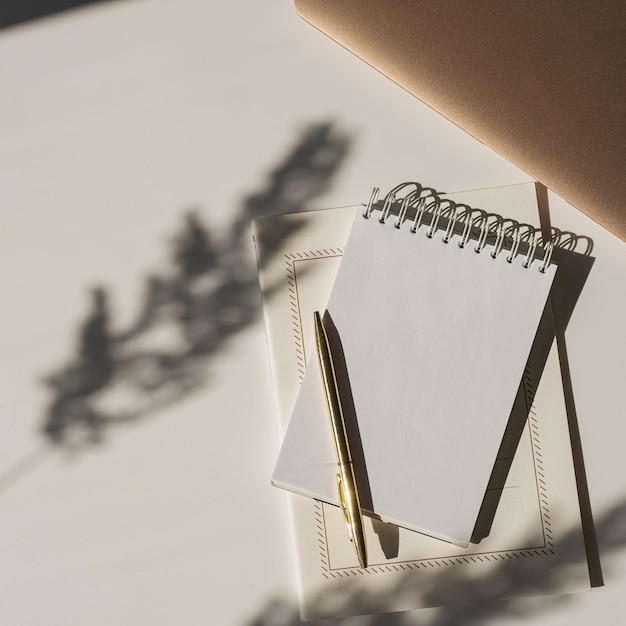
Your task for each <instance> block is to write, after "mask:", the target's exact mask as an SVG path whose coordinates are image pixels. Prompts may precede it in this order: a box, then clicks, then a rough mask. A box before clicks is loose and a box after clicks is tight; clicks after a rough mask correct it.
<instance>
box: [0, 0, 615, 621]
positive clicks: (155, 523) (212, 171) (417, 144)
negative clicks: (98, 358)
mask: <svg viewBox="0 0 626 626" xmlns="http://www.w3.org/2000/svg"><path fill="white" fill-rule="evenodd" d="M0 85H1V87H0V285H2V290H1V292H0V294H1V295H0V555H2V556H1V562H2V565H1V566H0V615H1V616H2V617H1V621H2V623H3V624H11V625H14V624H15V625H22V624H28V625H29V626H36V625H40V624H41V625H44V624H45V625H46V626H55V625H57V624H58V625H63V626H66V625H68V624H89V625H90V626H100V625H103V626H104V625H106V626H111V625H131V624H132V625H133V626H137V625H138V624H146V625H147V624H149V625H150V626H157V625H161V624H163V625H165V624H173V623H177V624H185V625H201V624H202V625H206V624H211V625H213V624H215V625H219V626H252V625H253V624H254V625H255V626H270V625H271V626H286V625H292V624H296V623H298V619H297V608H296V595H295V582H294V565H293V562H292V555H291V551H290V546H289V540H288V529H287V520H286V516H285V508H284V498H283V494H282V493H281V492H279V491H278V490H276V489H273V488H272V487H270V485H269V475H270V472H271V469H272V465H273V462H274V458H275V456H276V453H277V449H278V435H277V429H276V424H275V421H274V416H273V407H272V399H271V386H270V379H269V373H268V369H267V360H266V353H265V338H264V329H263V322H262V319H261V316H260V301H259V300H258V293H257V292H256V291H255V288H253V286H252V283H251V282H249V281H248V282H243V283H238V284H240V287H239V288H238V289H236V290H235V291H234V293H233V294H230V295H229V297H230V298H231V299H232V303H233V306H235V307H239V308H237V309H236V310H234V311H230V312H229V311H225V312H224V311H222V312H221V313H220V315H223V316H225V317H227V318H228V320H229V321H228V322H227V323H226V325H225V326H223V330H222V334H221V335H220V336H219V337H218V341H217V343H216V344H215V346H214V347H213V348H211V349H210V350H207V351H205V352H204V353H203V354H202V355H201V358H200V359H198V360H197V361H194V367H197V373H198V375H199V377H200V381H201V384H199V385H198V386H197V388H195V389H194V390H193V392H191V391H190V392H189V393H181V394H179V396H178V397H177V398H176V399H175V401H172V402H170V403H163V404H162V405H160V406H157V407H153V408H151V409H148V410H146V411H145V412H144V413H143V415H142V417H141V418H137V419H134V420H128V421H127V422H125V423H113V422H107V423H106V424H105V426H104V428H103V429H102V433H101V440H100V441H99V442H97V443H93V444H88V445H85V446H83V447H81V448H79V449H68V447H67V446H64V445H58V444H53V443H51V442H50V441H48V440H46V439H45V438H44V437H42V436H41V434H40V430H41V427H42V424H43V423H44V421H45V419H46V415H47V414H48V413H47V412H48V411H49V408H50V405H51V402H52V401H53V394H52V392H51V389H50V388H49V387H46V385H45V384H44V381H45V379H46V377H47V376H49V375H50V374H51V373H53V372H56V371H58V370H59V369H60V368H62V367H63V366H64V365H65V364H67V363H68V362H69V361H71V359H72V357H73V356H74V355H75V354H76V351H77V349H78V348H77V343H78V333H79V330H80V328H81V326H82V325H83V323H84V321H85V319H86V318H87V317H88V315H89V312H90V306H91V305H90V297H89V291H90V289H92V288H93V287H94V286H98V285H101V286H103V287H104V288H105V289H106V290H107V293H108V295H109V303H110V304H109V307H110V325H111V327H112V330H113V331H115V332H121V331H122V330H123V329H125V328H128V327H129V325H130V324H131V323H132V322H133V320H135V319H136V317H137V315H138V311H139V308H140V304H141V302H142V297H143V294H144V289H145V283H146V279H147V277H148V276H150V275H154V274H159V275H166V274H167V272H168V271H169V272H170V273H171V271H172V270H171V267H172V250H173V247H174V245H175V244H174V241H175V240H176V237H177V236H178V235H179V234H180V232H181V229H182V225H183V219H184V215H185V214H186V213H187V212H188V211H189V210H195V212H196V214H197V215H198V216H199V219H200V220H201V222H202V223H203V224H204V227H205V228H206V229H207V230H208V231H209V232H210V234H211V237H212V241H213V242H214V243H215V246H216V250H217V252H216V254H217V255H218V256H217V259H218V261H217V262H218V263H219V264H221V267H222V269H221V270H220V271H221V272H222V274H220V276H222V278H223V276H224V275H228V272H229V269H228V268H232V269H233V271H234V273H236V274H237V275H238V276H246V277H249V276H252V275H253V274H254V271H255V266H254V263H255V262H254V252H253V247H252V243H251V239H250V238H249V237H248V233H247V232H246V233H245V236H244V237H243V238H241V239H237V238H236V237H234V236H233V230H232V227H233V225H234V224H235V223H238V222H237V221H238V220H239V221H240V222H241V223H242V224H247V222H248V221H249V218H250V217H251V216H253V215H256V213H254V211H263V212H271V211H275V210H280V209H281V208H282V210H285V208H286V209H290V208H291V209H315V208H323V207H329V206H342V205H348V204H354V203H357V202H360V201H363V200H364V199H366V198H367V197H368V195H369V191H370V188H371V187H372V186H373V185H374V184H376V185H380V186H381V187H382V188H383V189H386V188H389V187H390V186H392V185H393V184H395V183H397V182H400V181H404V180H413V179H417V180H420V181H422V182H424V183H427V184H428V185H430V186H433V187H436V188H438V189H440V190H445V191H453V190H462V189H471V188H480V187H490V186H497V185H507V184H513V183H520V182H526V181H529V180H530V179H529V177H528V176H527V175H526V174H524V173H523V172H521V171H520V170H518V169H517V168H516V167H514V166H513V165H511V164H510V163H508V162H507V161H505V160H504V159H502V158H501V157H499V156H498V155H496V154H495V153H493V152H492V151H491V150H489V149H488V148H486V147H485V146H483V145H481V144H480V143H479V142H477V141H476V140H474V139H472V138H471V137H469V136H467V135H466V134H465V133H463V132H462V131H461V130H459V129H458V128H456V127H455V126H454V125H453V124H451V123H450V122H448V121H446V120H445V119H443V118H442V117H440V116H439V115H437V114H436V113H434V112H432V111H430V110H429V109H428V108H427V107H426V106H424V105H422V104H421V103H419V102H418V101H417V100H415V99H414V98H413V97H411V96H410V95H408V94H406V93H404V92H403V91H402V90H401V89H400V88H398V87H397V86H396V85H394V84H392V83H391V82H390V81H388V80H387V79H386V78H384V77H383V76H381V75H379V74H378V73H377V72H375V71H374V70H372V69H371V68H369V67H368V66H366V65H365V64H364V63H362V62H361V61H359V60H358V59H356V58H355V57H353V56H352V55H350V54H349V53H348V52H346V51H344V50H343V49H341V48H340V47H339V46H337V45H335V44H333V43H332V42H331V41H330V40H328V39H327V38H325V37H324V36H323V35H321V34H320V33H318V32H317V31H315V30H314V29H313V28H311V27H310V26H309V25H307V24H306V23H304V22H303V21H301V20H300V19H299V18H298V17H297V15H296V13H295V11H294V9H293V6H292V4H291V3H290V2H289V1H288V0H282V1H280V2H278V1H274V2H268V1H263V2H243V1H241V0H236V1H230V2H217V1H216V0H211V1H209V2H207V1H203V0H177V1H174V0H150V1H147V0H143V1H142V0H125V1H119V2H111V3H103V4H101V5H98V6H95V7H90V8H86V9H82V10H77V11H72V12H69V13H65V14H62V15H59V16H57V17H54V18H50V19H46V20H42V21H39V22H33V23H31V24H28V25H25V26H20V27H16V28H12V29H7V30H4V31H0ZM324 125H327V126H324ZM312 129H313V130H312ZM315 130H316V132H317V135H315V134H314V132H315ZM307 133H309V134H308V135H307ZM311 133H313V134H311ZM315 137H317V140H315V141H317V143H315V141H314V138H315ZM303 143H305V144H307V145H308V146H309V147H311V145H313V144H315V145H316V146H317V147H318V148H319V147H320V145H322V144H323V145H324V146H326V147H325V151H323V150H321V151H319V150H318V152H319V154H318V156H317V160H314V161H313V163H311V162H306V159H305V160H304V161H303V160H302V155H300V157H298V155H297V154H296V153H294V150H295V148H296V147H297V146H298V145H301V144H303ZM329 155H330V156H329ZM330 158H332V159H334V160H333V161H332V164H333V165H332V167H331V168H330V169H329V170H328V171H327V170H325V169H324V163H328V162H330V161H329V159H330ZM325 159H326V160H325ZM303 163H304V164H303ZM281 167H285V168H286V169H284V170H279V168H281ZM272 181H273V182H272ZM277 183H278V184H279V186H278V187H276V184H277ZM273 184H274V187H272V185H273ZM277 189H278V194H279V197H280V202H279V203H278V204H279V205H280V206H278V207H277V206H275V205H276V204H277V203H276V202H275V200H272V198H275V197H276V195H274V196H272V193H273V192H276V190H277ZM253 196H256V200H251V198H252V197H253ZM550 203H551V218H552V223H553V225H555V226H558V227H559V228H561V229H563V230H571V231H573V232H575V233H578V234H581V235H584V236H587V237H590V238H591V239H592V240H593V242H594V248H593V253H592V254H593V256H594V257H595V263H594V265H593V268H592V270H591V273H590V275H589V278H588V280H587V283H586V285H585V287H584V290H583V292H582V294H581V296H580V298H579V301H578V304H577V306H576V309H575V311H574V313H573V316H572V318H571V321H570V323H569V326H568V328H567V331H566V335H565V336H566V342H567V355H568V358H569V371H570V373H571V379H572V388H573V394H574V400H575V408H576V413H577V416H578V425H579V429H580V433H581V439H582V444H583V450H584V454H585V465H586V472H587V481H588V486H589V494H590V500H591V505H592V508H593V514H594V519H595V524H596V532H597V536H598V537H597V538H598V546H599V550H600V557H601V563H602V571H603V576H604V582H605V584H604V586H602V587H599V588H596V589H593V590H592V591H590V592H588V593H584V594H577V595H571V596H561V597H549V598H537V599H523V600H515V601H511V602H503V603H498V604H496V605H491V606H489V607H476V610H475V611H471V612H469V613H468V615H467V616H466V618H465V619H462V618H460V617H459V616H452V615H450V614H448V613H447V612H445V611H439V610H436V609H433V610H431V609H428V610H424V611H416V612H412V613H406V614H397V615H389V616H383V617H376V618H372V617H361V618H352V619H349V620H338V621H337V622H335V623H338V624H339V623H341V624H342V625H343V624H349V625H350V626H365V625H371V626H373V625H374V624H375V625H376V626H399V625H402V626H404V625H405V624H406V625H409V624H410V625H413V624H453V623H454V624H457V623H476V624H498V625H500V624H516V623H521V622H525V623H534V624H545V625H552V624H554V625H556V624H559V625H565V624H567V625H572V624H581V625H583V624H585V625H586V624H590V623H602V624H621V623H623V614H624V610H623V598H624V595H625V593H626V550H625V548H626V489H625V487H626V471H625V469H626V467H625V465H626V463H625V462H624V441H625V440H626V420H625V417H626V415H625V411H624V406H625V402H624V395H623V394H624V384H625V381H626V367H625V365H624V354H625V353H626V331H625V330H624V320H626V288H625V287H626V243H624V242H622V241H620V240H619V239H617V238H616V237H615V236H613V235H611V234H609V233H608V232H607V231H606V230H604V229H603V228H601V227H600V226H598V225H597V224H595V223H594V222H592V221H591V220H589V219H588V218H586V217H585V216H584V215H583V214H582V213H580V212H578V211H577V210H575V209H573V208H572V207H571V206H569V205H568V204H567V203H565V202H564V201H563V200H561V199H560V198H558V197H556V196H554V195H550ZM246 210H248V212H247V213H246ZM251 211H252V212H251ZM233 242H237V245H236V248H235V249H233ZM168 268H169V269H168ZM224 272H225V273H226V274H224ZM222 278H216V279H215V280H221V279H222ZM229 280H230V279H229ZM241 285H244V286H243V287H242V286H241ZM242 310H243V311H244V312H245V313H246V315H247V317H245V319H244V321H242V318H241V311H242ZM238 316H239V317H238ZM237 320H239V321H237ZM229 324H231V325H232V327H231V326H229ZM145 340H146V341H148V343H150V341H157V342H159V341H163V342H165V344H167V342H168V341H171V340H172V337H169V338H168V337H160V338H148V339H145ZM165 344H163V345H165ZM151 345H156V344H151ZM159 345H161V344H159ZM132 349H133V350H140V349H141V348H140V347H137V346H134V347H132ZM123 402H124V401H123V400H122V405H123ZM330 623H332V622H330Z"/></svg>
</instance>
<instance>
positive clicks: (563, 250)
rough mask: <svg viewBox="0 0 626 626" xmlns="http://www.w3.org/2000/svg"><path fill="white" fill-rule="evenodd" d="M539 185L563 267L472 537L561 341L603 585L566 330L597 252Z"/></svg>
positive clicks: (584, 509)
mask: <svg viewBox="0 0 626 626" xmlns="http://www.w3.org/2000/svg"><path fill="white" fill-rule="evenodd" d="M538 187H539V189H538V192H539V193H538V198H539V206H540V215H541V223H542V231H543V236H544V238H545V240H550V241H552V242H553V244H554V254H553V257H554V259H555V261H556V262H557V265H558V271H557V273H556V276H555V279H554V283H553V286H552V290H551V294H550V298H549V300H548V303H547V304H546V308H545V310H544V312H543V315H542V318H541V322H540V324H539V327H538V330H537V334H536V336H535V340H534V343H533V346H532V349H531V352H530V356H529V359H528V362H527V367H526V370H525V375H524V377H523V379H522V381H521V383H520V387H519V390H518V394H517V397H516V400H515V404H514V407H513V410H512V412H511V416H510V418H509V422H508V424H507V429H506V432H505V436H504V438H503V440H502V444H501V446H500V450H499V453H498V460H497V462H496V464H495V465H494V469H493V472H492V474H491V477H490V480H489V485H488V488H487V491H486V492H485V496H484V499H483V503H482V506H481V509H480V513H479V516H478V519H477V522H476V526H475V528H474V532H473V534H472V539H471V541H472V543H479V542H480V541H481V540H482V539H484V538H485V537H486V536H488V535H489V532H490V530H491V525H492V522H493V518H494V515H495V512H496V509H497V506H498V503H499V501H500V497H501V495H502V490H503V488H504V486H505V482H506V479H507V477H508V474H509V471H510V469H511V463H512V461H513V456H514V454H515V450H516V448H517V445H518V444H519V441H520V437H521V436H522V433H523V431H524V427H525V424H526V421H527V419H528V415H529V413H530V411H531V409H532V403H533V400H534V395H535V392H536V385H535V383H534V382H533V381H539V380H540V379H541V375H542V372H543V369H544V367H545V364H546V361H547V359H548V355H549V353H550V351H551V350H552V349H553V346H554V345H556V347H557V349H558V358H559V362H560V369H561V378H562V382H563V391H564V399H565V408H566V413H567V419H568V425H569V433H570V439H571V445H572V454H573V460H574V470H575V475H576V481H577V486H578V495H579V503H580V508H581V516H582V522H583V534H584V538H585V545H586V549H587V557H588V563H589V572H590V578H591V584H592V586H599V585H602V584H603V578H602V571H601V566H600V558H599V551H598V546H597V541H596V535H595V530H594V524H593V518H592V514H591V505H590V499H589V492H588V487H587V480H586V474H585V469H584V461H583V456H582V446H581V442H580V434H579V431H578V423H577V418H576V410H575V405H574V396H573V389H572V383H571V376H570V373H569V365H568V359H567V350H566V344H565V330H566V328H567V324H568V322H569V320H570V318H571V315H572V313H573V311H574V308H575V306H576V303H577V301H578V298H579V296H580V294H581V292H582V290H583V287H584V285H585V282H586V280H587V277H588V276H589V273H590V271H591V268H592V266H593V264H594V261H595V259H594V257H592V256H591V252H592V250H593V241H591V240H590V239H589V238H588V237H584V236H579V235H576V234H574V233H571V232H564V231H561V230H559V229H557V228H553V227H552V226H551V225H550V219H549V210H548V199H547V191H546V190H545V188H543V189H542V188H541V187H540V186H538Z"/></svg>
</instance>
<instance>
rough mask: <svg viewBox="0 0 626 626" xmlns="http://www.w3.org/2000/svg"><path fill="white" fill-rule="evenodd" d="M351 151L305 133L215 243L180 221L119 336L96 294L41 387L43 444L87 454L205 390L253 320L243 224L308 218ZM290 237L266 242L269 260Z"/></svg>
mask: <svg viewBox="0 0 626 626" xmlns="http://www.w3.org/2000/svg"><path fill="white" fill-rule="evenodd" d="M350 141H351V140H350V138H349V137H348V136H347V135H346V134H344V133H343V132H342V131H340V130H339V129H337V128H335V126H334V125H333V124H331V123H329V122H324V123H319V124H315V125H312V126H310V127H308V128H307V129H305V131H304V132H303V133H302V135H301V136H300V137H299V139H298V141H297V142H296V144H295V146H294V147H293V148H292V149H291V150H290V151H289V152H288V153H287V155H286V157H285V158H284V160H283V161H282V162H281V163H280V164H279V165H278V167H276V168H275V169H274V170H273V171H272V172H271V173H270V175H269V178H268V181H267V183H266V185H265V186H264V188H262V189H261V190H259V191H258V192H256V193H253V194H251V195H249V196H248V197H246V198H245V199H244V200H243V202H242V203H241V205H240V207H239V210H238V211H237V212H236V213H235V215H234V218H233V220H232V222H231V225H230V227H229V228H228V230H227V232H226V234H225V235H224V236H223V237H221V238H220V239H219V240H216V239H215V238H214V237H213V236H212V234H211V232H210V231H209V229H208V228H207V227H206V225H205V224H204V223H203V220H202V217H201V215H200V213H199V212H198V211H189V212H188V213H187V214H186V215H185V216H184V219H183V223H182V226H181V227H180V231H179V233H178V234H177V235H176V236H175V238H174V243H173V250H172V252H171V259H170V269H169V270H168V271H167V272H165V273H159V274H157V273H155V274H154V275H152V276H149V277H148V278H147V280H146V283H145V286H144V295H143V299H142V302H141V303H140V306H139V312H138V314H137V316H136V317H135V319H134V321H133V322H132V323H131V324H129V326H128V327H127V328H125V329H124V330H122V331H120V332H113V331H112V330H111V326H112V324H111V318H112V317H113V314H112V311H111V310H110V308H111V307H110V304H109V302H110V293H109V290H108V289H107V288H106V287H104V286H97V287H95V288H94V289H93V290H92V293H91V304H90V309H89V311H88V313H87V316H86V319H85V321H84V323H83V324H82V326H81V328H80V329H79V331H78V333H77V335H78V341H77V344H78V345H77V347H76V349H75V354H74V356H73V357H72V358H71V360H70V361H69V363H68V364H66V365H64V366H62V367H60V368H59V369H58V370H56V371H55V372H53V373H51V374H50V375H49V376H47V378H46V380H45V383H46V384H47V386H48V387H49V388H50V390H51V392H52V395H53V397H52V400H51V402H50V404H49V406H48V409H47V411H46V414H45V416H44V418H43V423H42V426H41V433H42V434H43V435H44V437H45V439H46V440H47V441H48V442H49V443H51V444H53V445H54V446H57V447H62V448H65V449H68V450H77V449H85V448H88V447H89V446H92V445H94V444H98V443H101V442H102V441H103V440H104V438H105V434H106V432H107V431H108V430H109V429H110V427H111V426H113V425H114V424H121V423H128V422H135V421H137V420H139V419H145V418H147V417H150V416H152V415H154V414H155V413H156V412H158V411H161V410H163V409H164V408H166V407H168V406H170V405H172V404H174V403H176V402H178V401H180V400H181V399H183V398H185V397H187V396H188V395H189V394H191V393H194V392H195V391H197V390H198V389H200V388H202V387H204V386H205V385H206V384H208V382H209V365H210V364H211V362H212V361H213V359H214V358H215V357H217V356H218V355H219V353H220V351H221V350H222V349H223V348H224V346H225V345H226V343H227V342H228V341H229V340H231V339H232V338H233V337H234V336H235V335H237V334H238V333H240V332H241V331H242V330H244V329H245V328H246V327H248V326H249V325H250V324H251V323H252V322H253V321H254V320H255V319H256V318H257V316H258V315H259V312H260V308H261V307H260V306H259V301H260V295H259V288H258V278H257V269H256V266H255V265H254V263H253V262H252V263H251V262H250V261H249V254H248V248H249V246H250V238H251V232H250V221H251V220H252V219H254V218H256V217H259V216H262V215H269V214H277V213H291V212H298V211H304V210H307V209H309V208H310V203H311V201H312V200H313V199H315V198H317V197H318V196H320V195H321V194H323V193H324V192H325V191H327V190H328V188H329V187H330V185H331V184H332V182H333V179H334V177H335V175H336V174H337V172H338V170H339V168H340V166H341V164H342V163H343V161H344V160H345V158H346V156H347V155H348V152H349V147H350ZM295 228H297V226H293V225H292V226H288V227H286V228H285V229H284V230H283V231H282V232H275V233H272V235H271V238H270V239H269V240H268V241H266V242H265V245H266V246H267V250H268V252H269V253H270V254H271V253H272V252H273V251H275V250H276V249H278V247H279V246H280V245H281V243H282V242H284V241H285V240H286V239H287V238H288V237H290V236H291V235H292V234H293V233H294V229H295Z"/></svg>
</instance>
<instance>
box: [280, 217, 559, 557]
mask: <svg viewBox="0 0 626 626" xmlns="http://www.w3.org/2000/svg"><path fill="white" fill-rule="evenodd" d="M504 210H505V209H504V208H503V212H504ZM378 214H379V213H378V212H377V211H374V213H373V214H372V216H371V217H370V218H369V219H365V218H364V217H363V216H362V214H361V213H360V212H359V213H358V214H357V215H356V218H355V222H354V225H353V228H352V231H351V234H350V237H349V240H348V244H347V246H346V250H345V253H344V256H343V259H342V262H341V266H340V269H339V272H338V275H337V278H336V281H335V284H334V286H333V289H332V293H331V296H330V299H329V302H328V313H329V315H330V317H331V319H332V322H333V323H334V325H335V327H336V329H337V332H338V335H339V338H340V341H341V346H342V349H343V353H344V356H345V368H346V370H347V374H348V377H349V381H350V387H351V392H352V401H353V402H354V409H355V413H356V419H357V422H358V430H359V435H360V440H361V449H362V455H363V457H364V459H365V466H366V471H367V479H368V482H369V485H368V491H369V494H371V500H369V498H368V501H370V504H371V506H370V507H368V508H371V509H372V511H371V512H372V513H374V514H376V515H377V516H380V517H381V518H382V519H384V520H385V521H389V522H393V523H396V524H398V525H400V526H404V527H407V528H411V529H414V530H417V531H420V532H424V533H426V534H428V535H431V536H434V537H438V538H440V539H444V540H447V541H451V542H454V543H458V544H460V545H466V544H467V543H468V542H469V540H470V538H471V534H472V530H473V528H474V524H475V522H476V518H477V516H478V512H479V509H480V506H481V503H482V500H483V496H484V494H485V489H486V487H487V483H488V480H489V476H490V474H491V471H492V469H493V464H494V460H495V458H496V455H497V452H498V448H499V445H500V442H501V440H502V436H503V433H504V430H505V427H506V425H507V421H508V418H509V415H510V413H511V409H512V406H513V403H514V400H515V396H516V393H517V390H518V387H519V384H520V380H521V377H522V374H523V370H524V366H525V364H526V361H527V359H528V355H529V352H530V349H531V346H532V343H533V339H534V337H535V334H536V331H537V327H538V324H539V321H540V318H541V315H542V313H543V309H544V307H545V303H546V300H547V297H548V294H549V291H550V287H551V284H552V280H553V278H554V274H555V271H556V266H555V265H554V264H550V265H549V266H548V267H547V269H546V271H545V272H540V271H539V267H540V265H541V262H540V261H535V262H534V263H533V264H532V265H531V267H529V268H526V267H524V266H523V262H524V256H523V255H520V256H518V257H517V258H516V259H515V260H514V262H512V263H509V262H507V255H508V251H507V250H502V251H501V252H500V254H499V255H498V256H497V258H495V259H494V258H493V257H492V255H491V250H492V249H491V248H490V247H489V246H487V247H486V248H485V249H484V250H483V251H482V252H481V253H480V254H477V253H476V252H475V251H474V249H475V242H473V241H470V242H469V243H468V245H467V246H465V247H464V248H460V247H459V246H458V245H457V244H458V239H459V238H458V236H457V237H453V238H452V241H451V242H450V243H444V241H443V238H442V235H443V233H442V232H441V231H438V232H436V233H435V236H434V237H433V238H432V239H430V238H428V237H427V236H426V231H427V228H426V227H421V228H420V229H419V230H418V231H417V232H416V233H412V232H411V230H410V224H409V223H407V224H404V225H403V227H402V228H400V229H398V228H395V226H394V224H395V218H390V219H389V220H388V221H387V222H386V223H385V224H381V223H380V222H379V220H378ZM306 356H307V359H308V368H307V371H306V374H305V377H304V381H303V384H302V388H301V391H300V394H299V396H298V399H297V401H296V404H295V407H294V411H293V414H292V418H291V422H290V424H289V427H288V430H287V433H286V436H285V440H284V442H283V446H282V449H281V452H280V455H279V459H278V462H277V465H276V468H275V472H274V475H273V479H272V480H273V483H274V484H275V485H277V486H280V487H283V488H286V489H289V490H292V491H295V492H297V493H301V494H304V495H308V496H311V497H314V498H317V499H320V500H323V501H327V502H330V503H334V504H338V499H337V482H336V459H335V453H334V448H333V442H332V439H331V435H330V426H329V422H328V416H327V411H326V405H325V399H324V395H323V391H322V386H321V378H320V373H319V368H318V364H317V358H316V355H315V352H314V350H311V349H309V351H308V353H307V355H306ZM353 447H354V446H353ZM369 494H368V495H369Z"/></svg>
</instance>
